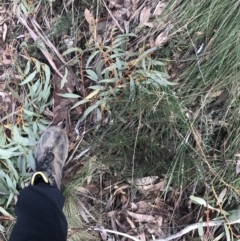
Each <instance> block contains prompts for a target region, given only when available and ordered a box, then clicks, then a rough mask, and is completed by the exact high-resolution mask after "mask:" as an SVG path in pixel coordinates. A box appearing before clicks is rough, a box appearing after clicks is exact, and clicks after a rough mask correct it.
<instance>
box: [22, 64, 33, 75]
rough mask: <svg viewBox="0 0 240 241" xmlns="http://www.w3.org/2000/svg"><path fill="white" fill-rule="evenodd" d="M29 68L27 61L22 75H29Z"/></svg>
mask: <svg viewBox="0 0 240 241" xmlns="http://www.w3.org/2000/svg"><path fill="white" fill-rule="evenodd" d="M30 66H31V64H30V61H28V62H27V64H26V66H25V69H24V71H23V73H24V75H27V74H28V73H29V71H30Z"/></svg>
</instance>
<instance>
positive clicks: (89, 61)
mask: <svg viewBox="0 0 240 241" xmlns="http://www.w3.org/2000/svg"><path fill="white" fill-rule="evenodd" d="M98 53H99V50H97V51H95V52H93V53H92V54H91V55H90V56H89V58H88V61H87V63H86V68H88V66H89V64H90V63H91V61H92V60H93V58H94V57H95V56H96V55H97V54H98Z"/></svg>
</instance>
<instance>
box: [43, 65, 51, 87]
mask: <svg viewBox="0 0 240 241" xmlns="http://www.w3.org/2000/svg"><path fill="white" fill-rule="evenodd" d="M44 73H45V83H46V84H47V85H48V84H49V82H50V78H51V70H50V68H49V66H48V65H47V64H44Z"/></svg>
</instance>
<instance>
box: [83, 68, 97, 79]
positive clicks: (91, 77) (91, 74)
mask: <svg viewBox="0 0 240 241" xmlns="http://www.w3.org/2000/svg"><path fill="white" fill-rule="evenodd" d="M86 73H87V75H88V78H89V79H91V80H93V81H97V80H98V76H97V74H96V73H95V72H94V71H93V70H91V69H87V70H86Z"/></svg>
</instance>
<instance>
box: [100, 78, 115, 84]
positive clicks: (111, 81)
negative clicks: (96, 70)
mask: <svg viewBox="0 0 240 241" xmlns="http://www.w3.org/2000/svg"><path fill="white" fill-rule="evenodd" d="M98 82H99V83H115V82H116V79H115V78H112V79H103V80H100V81H98Z"/></svg>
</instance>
